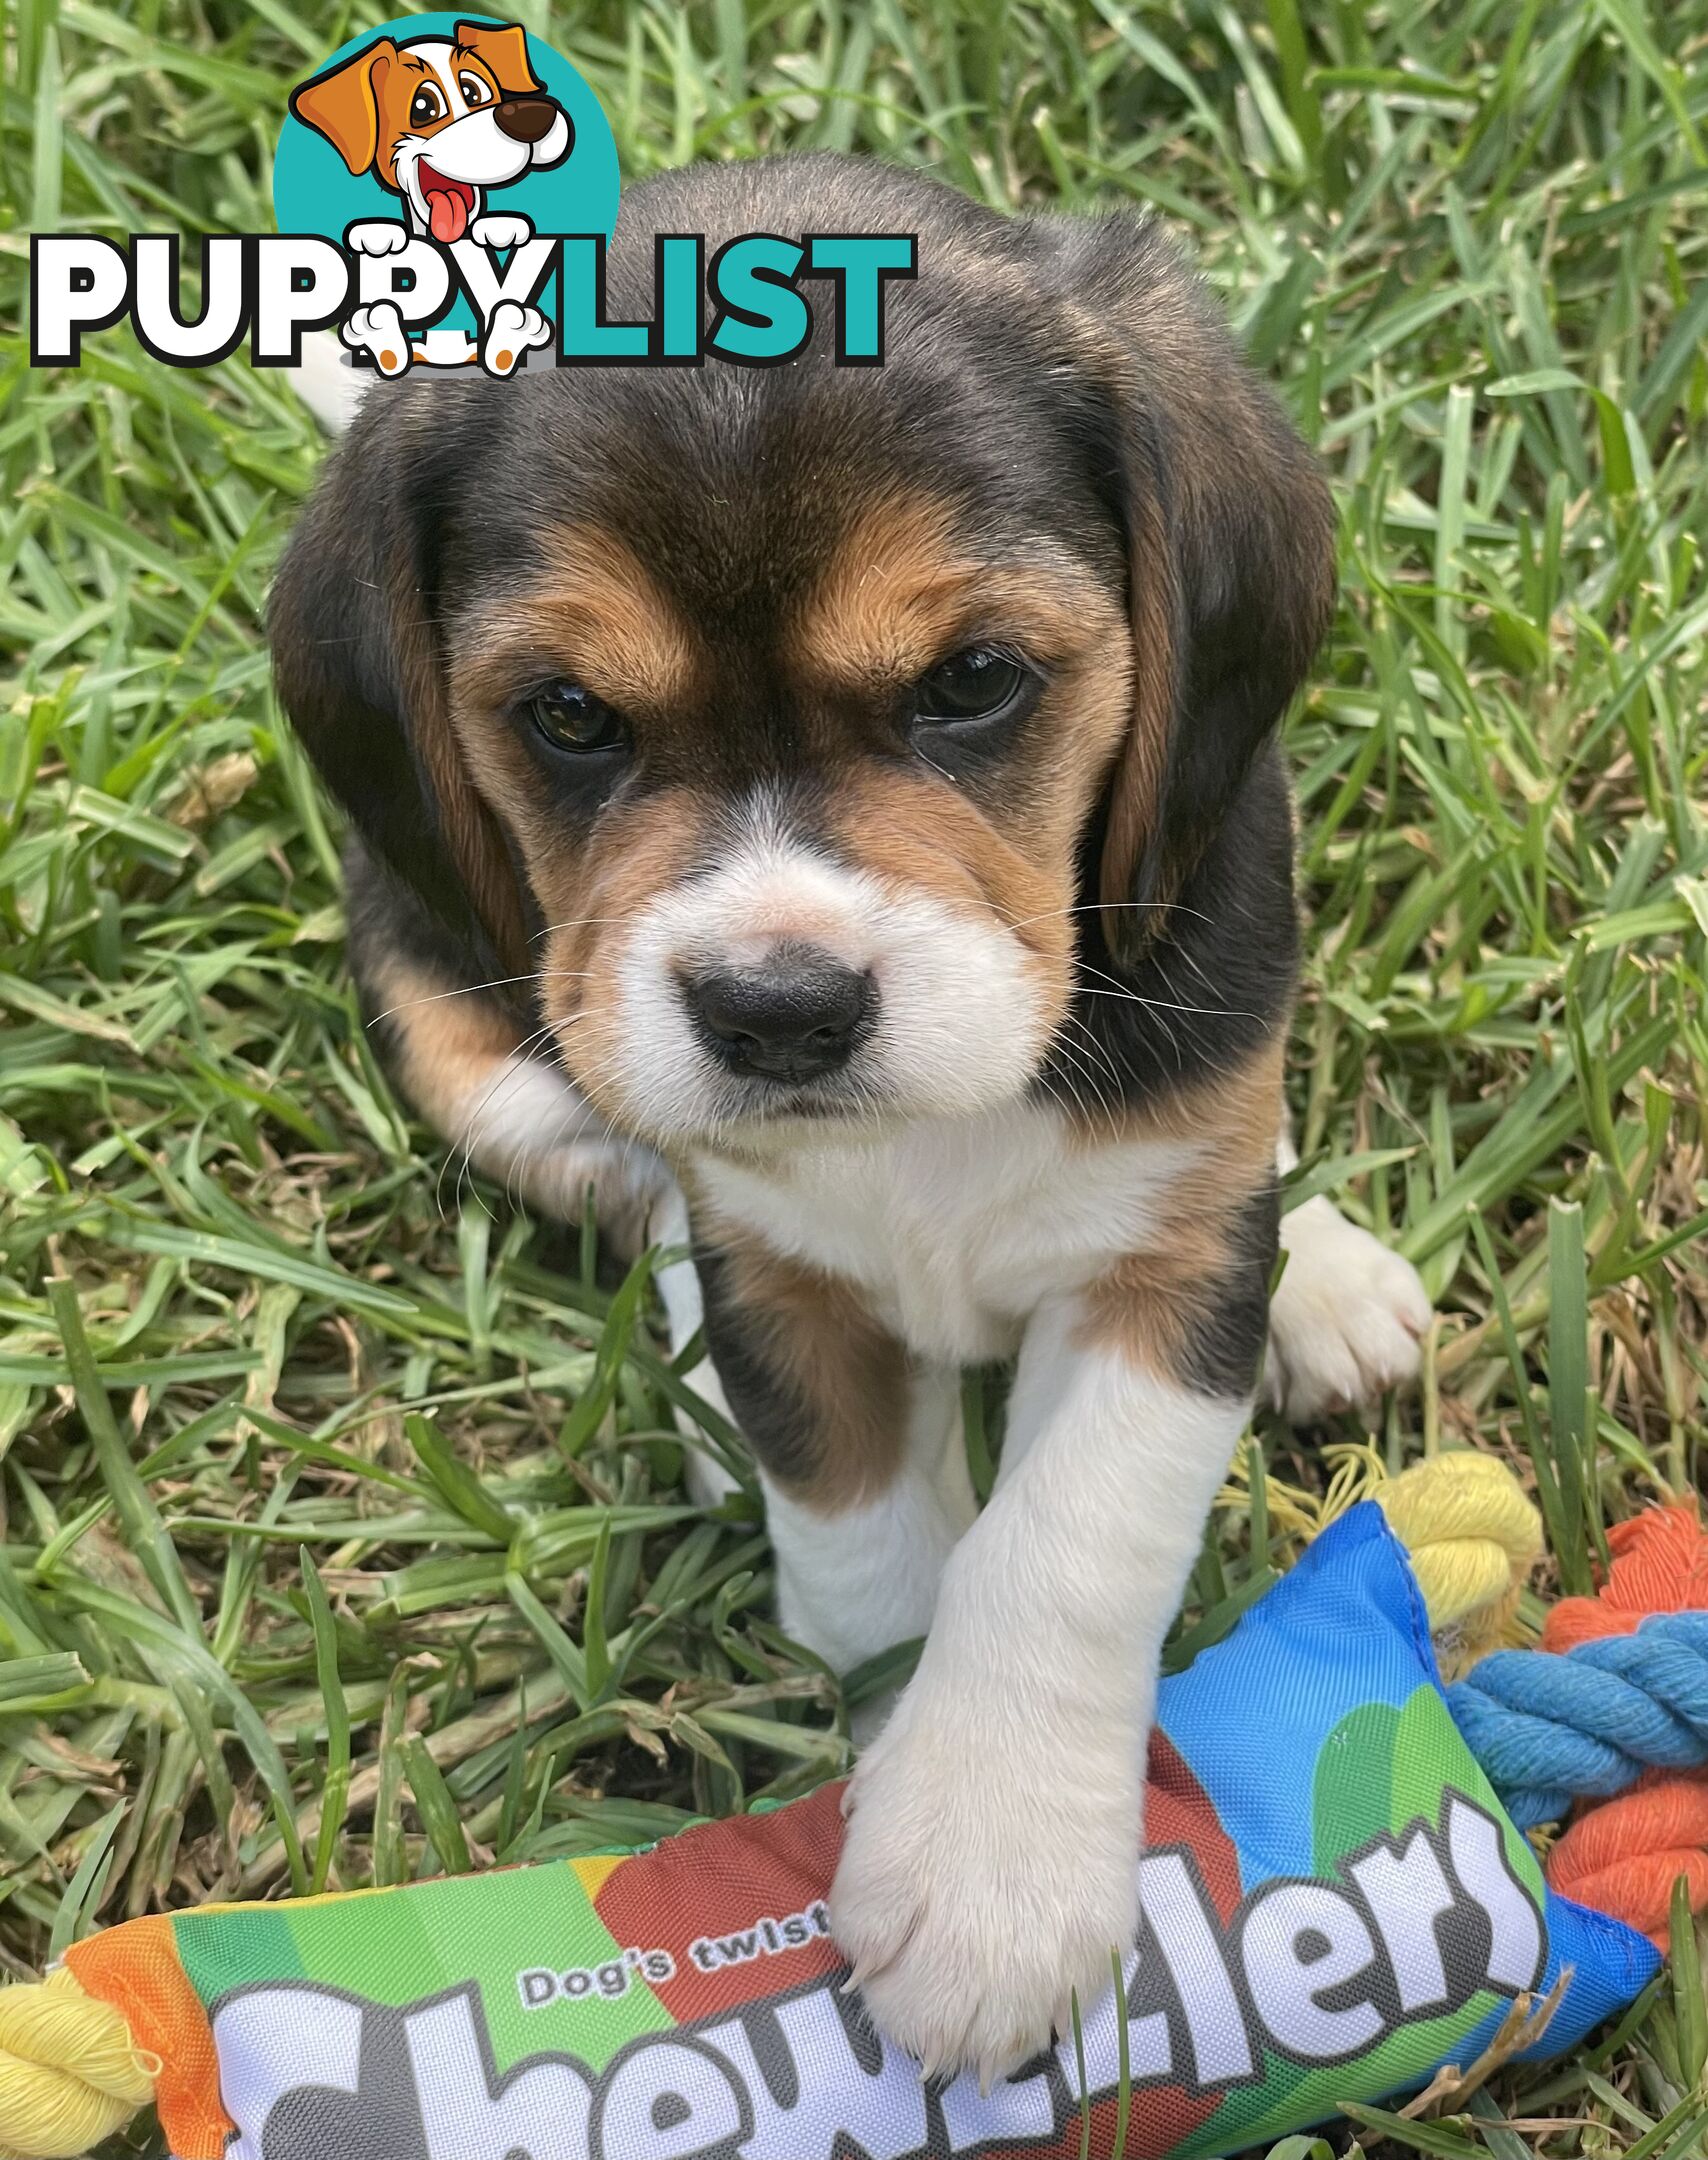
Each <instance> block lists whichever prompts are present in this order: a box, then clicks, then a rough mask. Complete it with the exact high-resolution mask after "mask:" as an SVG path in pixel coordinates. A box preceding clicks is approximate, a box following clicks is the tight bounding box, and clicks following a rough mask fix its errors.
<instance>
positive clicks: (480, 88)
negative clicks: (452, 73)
mask: <svg viewBox="0 0 1708 2160" xmlns="http://www.w3.org/2000/svg"><path fill="white" fill-rule="evenodd" d="M457 88H458V89H459V90H460V91H461V92H462V94H463V96H464V98H465V99H466V100H467V102H468V104H469V105H470V107H471V108H472V107H473V106H476V105H485V104H487V103H488V102H489V101H490V99H491V97H492V92H491V91H490V90H489V89H488V88H487V87H486V85H485V83H484V82H482V81H481V79H480V77H479V76H478V75H468V74H463V75H459V76H458V77H457Z"/></svg>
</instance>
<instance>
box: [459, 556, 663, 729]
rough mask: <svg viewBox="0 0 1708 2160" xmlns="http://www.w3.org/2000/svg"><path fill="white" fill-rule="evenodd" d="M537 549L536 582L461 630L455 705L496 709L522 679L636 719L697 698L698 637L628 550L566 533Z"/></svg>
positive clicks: (525, 586)
mask: <svg viewBox="0 0 1708 2160" xmlns="http://www.w3.org/2000/svg"><path fill="white" fill-rule="evenodd" d="M539 548H540V554H541V557H542V560H543V567H542V569H541V571H540V572H539V574H537V575H535V576H533V577H530V579H529V580H528V582H527V583H526V584H525V585H522V586H521V587H520V588H519V589H518V590H517V591H516V592H515V594H514V595H513V596H511V597H508V598H506V600H505V601H504V602H503V603H502V605H500V606H496V607H488V608H485V609H483V610H482V611H481V612H480V613H479V614H478V615H476V616H475V618H474V620H473V621H472V622H471V624H470V625H469V633H468V636H467V639H466V651H465V656H464V658H463V659H462V662H461V664H460V665H459V667H458V669H457V673H456V691H457V699H458V702H459V704H461V705H465V706H480V705H486V706H492V705H496V704H498V703H500V702H502V700H503V699H504V698H505V697H507V696H509V695H510V694H512V693H513V691H514V688H515V685H516V683H517V681H518V679H519V678H520V677H521V676H523V675H525V674H526V673H528V672H529V671H532V672H533V673H534V674H535V675H536V676H537V677H539V678H542V679H543V678H546V677H550V676H554V675H561V676H565V677H567V678H569V679H571V680H573V681H575V682H579V683H584V684H585V685H586V687H587V688H588V689H589V690H591V691H593V692H594V694H595V695H596V696H598V697H602V698H603V699H604V700H605V702H606V703H607V704H608V705H614V706H615V707H616V708H617V710H618V711H619V712H624V713H634V714H636V715H637V716H641V717H644V716H646V715H648V714H654V713H667V712H670V711H672V710H673V709H675V708H678V707H680V706H682V705H685V704H688V703H690V702H691V701H692V700H693V699H694V698H695V697H697V696H698V695H700V694H701V693H702V691H703V689H704V680H705V670H706V655H705V652H704V649H703V647H702V645H701V641H700V638H699V634H698V632H697V631H696V630H695V629H694V627H693V625H692V624H691V623H689V622H688V621H687V620H686V619H685V618H684V617H683V616H682V614H681V613H680V612H679V611H678V610H677V609H676V608H675V607H674V606H673V605H672V603H671V602H670V600H669V599H668V597H667V596H666V595H665V594H664V593H663V592H662V591H661V590H660V589H659V586H658V584H657V583H656V581H655V580H654V578H653V577H652V575H651V573H650V572H649V571H648V569H647V567H646V565H645V564H644V563H643V562H642V561H641V559H640V557H639V556H638V555H637V554H636V553H635V551H634V550H633V548H631V547H630V546H629V544H628V543H627V541H625V540H624V539H622V538H621V536H620V535H619V534H617V533H614V532H611V531H609V530H607V529H606V528H605V527H603V526H599V525H565V526H560V527H559V528H558V529H557V530H556V531H553V532H547V533H543V534H541V536H540V541H539Z"/></svg>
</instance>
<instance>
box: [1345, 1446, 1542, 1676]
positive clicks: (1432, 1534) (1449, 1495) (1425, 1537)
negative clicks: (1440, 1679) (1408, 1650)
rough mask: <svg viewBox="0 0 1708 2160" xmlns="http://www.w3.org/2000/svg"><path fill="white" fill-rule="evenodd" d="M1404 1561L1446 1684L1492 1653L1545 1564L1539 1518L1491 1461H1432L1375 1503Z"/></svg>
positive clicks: (1457, 1456)
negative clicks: (1528, 1583)
mask: <svg viewBox="0 0 1708 2160" xmlns="http://www.w3.org/2000/svg"><path fill="white" fill-rule="evenodd" d="M1372 1497H1373V1498H1374V1500H1375V1501H1376V1503H1377V1505H1378V1506H1379V1507H1380V1508H1381V1509H1382V1511H1383V1513H1384V1514H1385V1515H1386V1516H1387V1518H1388V1522H1389V1524H1390V1526H1391V1527H1392V1529H1393V1532H1394V1535H1395V1536H1396V1537H1397V1538H1398V1539H1399V1540H1400V1542H1401V1543H1402V1544H1403V1545H1404V1546H1405V1548H1406V1550H1407V1551H1408V1552H1409V1553H1410V1554H1411V1563H1412V1569H1413V1572H1414V1573H1415V1574H1416V1576H1417V1581H1418V1588H1419V1589H1420V1590H1421V1591H1422V1592H1423V1601H1424V1603H1425V1605H1427V1606H1428V1608H1429V1624H1430V1629H1431V1632H1432V1633H1433V1634H1434V1637H1435V1647H1436V1650H1437V1652H1438V1653H1439V1655H1440V1658H1441V1664H1442V1670H1443V1673H1444V1675H1445V1677H1446V1678H1447V1679H1449V1680H1452V1679H1455V1678H1457V1676H1458V1675H1459V1674H1460V1673H1462V1672H1463V1671H1464V1670H1465V1669H1466V1667H1467V1666H1470V1665H1474V1664H1475V1663H1476V1661H1477V1660H1478V1658H1480V1657H1485V1656H1486V1655H1487V1654H1488V1652H1489V1651H1491V1650H1493V1649H1495V1648H1496V1647H1497V1645H1498V1644H1499V1643H1500V1641H1501V1639H1502V1637H1503V1636H1504V1635H1505V1633H1506V1630H1507V1627H1508V1624H1509V1623H1510V1622H1511V1620H1512V1617H1513V1615H1514V1614H1515V1613H1516V1612H1517V1610H1518V1600H1519V1596H1520V1594H1521V1593H1522V1591H1523V1589H1524V1582H1525V1578H1526V1576H1527V1575H1528V1574H1529V1573H1530V1570H1531V1569H1532V1568H1533V1567H1534V1566H1535V1564H1536V1562H1537V1561H1538V1560H1539V1559H1540V1558H1541V1557H1542V1518H1541V1516H1540V1515H1538V1514H1537V1512H1536V1510H1535V1508H1534V1507H1533V1506H1532V1505H1531V1503H1530V1501H1529V1500H1528V1499H1527V1498H1526V1497H1525V1493H1524V1488H1523V1486H1521V1485H1520V1484H1519V1482H1518V1480H1517V1478H1515V1477H1514V1476H1513V1474H1512V1472H1511V1471H1510V1470H1509V1469H1508V1468H1507V1467H1506V1465H1505V1463H1503V1462H1501V1461H1500V1460H1499V1459H1498V1458H1497V1457H1496V1456H1493V1455H1477V1454H1473V1453H1471V1452H1470V1451H1469V1450H1463V1451H1459V1452H1456V1453H1454V1454H1451V1455H1432V1456H1430V1457H1428V1458H1427V1459H1426V1460H1425V1461H1423V1462H1419V1463H1413V1464H1412V1466H1411V1468H1410V1469H1409V1470H1402V1471H1401V1473H1400V1475H1399V1476H1398V1477H1397V1478H1395V1479H1393V1480H1392V1482H1391V1483H1389V1484H1387V1485H1382V1486H1378V1488H1377V1489H1376V1491H1375V1493H1374V1494H1373V1495H1372Z"/></svg>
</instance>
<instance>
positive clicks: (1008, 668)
mask: <svg viewBox="0 0 1708 2160" xmlns="http://www.w3.org/2000/svg"><path fill="white" fill-rule="evenodd" d="M1031 681H1032V676H1031V673H1030V671H1029V670H1028V669H1027V668H1025V667H1023V666H1022V665H1021V664H1020V662H1019V661H1018V660H1016V659H1014V658H1013V657H1012V656H1011V655H1010V654H1008V653H1003V652H997V651H996V650H995V649H994V648H993V647H991V646H989V645H970V646H968V648H967V650H966V651H965V652H958V653H954V654H951V656H950V657H949V658H948V659H947V660H942V661H939V663H938V664H937V666H936V667H934V668H933V669H932V670H931V672H930V674H929V675H923V676H921V677H920V679H919V682H918V683H917V684H916V685H915V687H914V692H913V713H914V718H915V720H916V721H921V722H923V723H925V724H926V725H928V726H935V727H943V726H946V725H952V724H953V723H954V722H955V721H957V720H995V719H998V718H1000V717H1001V716H1003V715H1004V714H1006V713H1009V712H1012V711H1013V710H1014V709H1015V708H1016V707H1017V706H1018V705H1019V703H1020V701H1021V699H1022V698H1023V697H1024V696H1025V694H1026V690H1027V688H1028V686H1029V685H1030V683H1031Z"/></svg>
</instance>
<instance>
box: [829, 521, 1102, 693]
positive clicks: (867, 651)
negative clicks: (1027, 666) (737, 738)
mask: <svg viewBox="0 0 1708 2160" xmlns="http://www.w3.org/2000/svg"><path fill="white" fill-rule="evenodd" d="M1113 612H1114V611H1113V609H1112V607H1111V603H1110V597H1109V594H1108V592H1107V591H1106V590H1105V588H1104V586H1103V584H1102V583H1101V581H1100V580H1099V579H1098V578H1096V577H1095V576H1094V575H1093V574H1092V572H1091V571H1090V570H1089V569H1088V568H1087V566H1086V565H1085V564H1084V563H1082V562H1080V561H1079V560H1078V559H1077V558H1076V557H1074V556H1073V555H1071V554H1070V553H1068V551H1067V550H1066V549H1062V548H1056V547H1052V546H1051V545H1050V544H1049V543H1047V542H1042V541H1041V542H1039V543H1038V544H1037V546H1036V547H1035V548H1033V549H1031V550H1029V551H1027V553H1026V554H1024V555H1022V556H1019V557H1015V558H1011V559H1008V560H1003V559H1000V558H997V559H989V560H987V559H981V558H980V557H978V556H977V555H975V554H973V553H971V552H970V551H969V550H968V549H967V548H966V547H965V546H964V545H963V544H961V543H959V542H958V541H957V540H956V538H955V537H954V533H953V513H952V511H951V509H950V507H949V505H948V504H946V503H943V502H940V501H937V500H935V499H934V498H933V497H931V496H929V495H925V494H911V495H905V496H899V497H893V498H890V499H888V500H885V501H882V502H879V503H876V504H874V505H873V507H872V508H871V509H870V510H868V511H867V512H866V513H865V514H864V515H863V516H861V517H860V518H858V519H857V520H856V521H855V522H854V523H853V524H852V525H851V526H850V527H849V529H848V531H847V532H846V533H845V534H844V535H843V537H842V539H841V541H840V543H839V544H838V546H837V549H836V552H835V554H834V555H833V556H832V558H831V561H830V564H829V566H828V568H827V569H826V571H825V573H824V575H823V576H822V577H821V578H820V579H819V580H818V582H817V583H816V584H815V585H814V587H813V588H812V590H811V591H810V592H809V593H808V595H807V597H806V600H805V602H804V604H803V605H802V606H801V607H800V609H798V610H797V612H796V614H795V616H794V619H793V621H792V622H791V623H790V624H789V626H788V632H787V649H788V657H789V659H790V662H791V664H792V666H793V668H794V671H795V672H796V674H797V675H798V676H799V677H800V678H802V679H803V680H805V681H807V682H809V683H811V684H813V685H814V686H815V687H822V688H838V687H861V686H867V687H869V686H873V685H877V684H896V683H903V682H910V681H912V680H913V679H914V678H915V677H916V676H919V675H922V674H923V673H924V672H925V671H926V670H927V669H928V668H930V667H931V666H932V665H933V664H934V663H935V662H936V661H938V660H941V659H943V658H944V657H945V656H946V655H947V654H948V653H949V652H950V651H952V650H953V649H954V646H955V644H956V641H957V640H961V641H968V640H970V639H972V638H974V637H976V636H978V635H981V634H982V635H987V636H988V635H998V634H1006V635H1007V636H1008V637H1009V638H1012V639H1014V640H1016V641H1018V642H1020V643H1022V644H1023V646H1024V647H1025V649H1026V651H1027V652H1028V653H1029V655H1030V656H1032V657H1034V658H1037V659H1040V660H1046V661H1047V660H1051V659H1055V658H1058V657H1066V656H1068V655H1071V654H1075V653H1077V652H1079V651H1080V650H1081V649H1082V648H1083V646H1084V644H1085V642H1086V638H1087V634H1088V631H1090V630H1092V629H1093V628H1095V627H1105V628H1106V627H1107V623H1108V620H1109V618H1110V617H1111V615H1112V613H1113Z"/></svg>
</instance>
